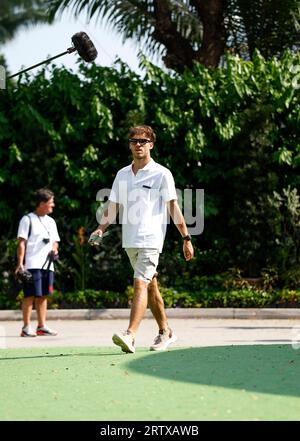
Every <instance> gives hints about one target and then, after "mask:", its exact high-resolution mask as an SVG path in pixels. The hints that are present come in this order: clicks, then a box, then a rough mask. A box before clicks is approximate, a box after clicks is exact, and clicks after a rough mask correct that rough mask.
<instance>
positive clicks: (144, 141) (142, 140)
mask: <svg viewBox="0 0 300 441" xmlns="http://www.w3.org/2000/svg"><path fill="white" fill-rule="evenodd" d="M128 141H129V143H130V144H137V143H139V144H141V145H144V144H147V142H152V141H150V139H145V138H129V139H128Z"/></svg>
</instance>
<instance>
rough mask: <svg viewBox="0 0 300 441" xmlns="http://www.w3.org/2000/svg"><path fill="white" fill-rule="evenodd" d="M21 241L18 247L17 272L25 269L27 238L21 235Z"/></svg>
mask: <svg viewBox="0 0 300 441" xmlns="http://www.w3.org/2000/svg"><path fill="white" fill-rule="evenodd" d="M18 239H19V243H18V247H17V266H16V269H15V273H17V272H18V271H19V270H20V269H23V263H24V257H25V250H26V239H23V238H22V237H19V238H18Z"/></svg>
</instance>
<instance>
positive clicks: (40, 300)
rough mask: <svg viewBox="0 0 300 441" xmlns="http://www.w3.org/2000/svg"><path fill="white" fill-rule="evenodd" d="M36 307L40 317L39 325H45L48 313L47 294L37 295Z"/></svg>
mask: <svg viewBox="0 0 300 441" xmlns="http://www.w3.org/2000/svg"><path fill="white" fill-rule="evenodd" d="M35 309H36V314H37V319H38V327H43V326H45V322H46V313H47V296H42V297H37V298H36V299H35Z"/></svg>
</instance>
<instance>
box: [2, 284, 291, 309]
mask: <svg viewBox="0 0 300 441" xmlns="http://www.w3.org/2000/svg"><path fill="white" fill-rule="evenodd" d="M161 294H162V296H163V299H164V302H165V307H166V308H222V307H223V308H299V307H300V290H288V289H283V290H278V291H272V292H267V291H263V290H256V289H240V290H237V289H236V290H223V291H194V292H192V293H191V292H186V291H178V290H176V289H174V288H164V287H161ZM132 295H133V289H132V287H131V286H129V287H128V288H127V289H126V291H125V292H123V293H119V292H115V291H101V290H99V291H97V290H91V289H89V290H85V291H77V292H73V293H64V294H62V293H61V292H58V291H54V293H53V295H52V296H51V298H49V309H95V308H96V309H103V308H129V307H130V306H131V299H132ZM22 298H23V293H22V292H21V293H20V294H19V295H18V296H17V298H16V299H9V300H8V299H7V298H3V297H2V296H0V309H19V308H20V306H21V301H22Z"/></svg>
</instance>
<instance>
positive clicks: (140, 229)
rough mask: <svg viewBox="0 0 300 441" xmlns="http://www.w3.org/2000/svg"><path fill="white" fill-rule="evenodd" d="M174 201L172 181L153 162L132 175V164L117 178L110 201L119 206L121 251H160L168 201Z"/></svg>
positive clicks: (168, 172)
mask: <svg viewBox="0 0 300 441" xmlns="http://www.w3.org/2000/svg"><path fill="white" fill-rule="evenodd" d="M174 199H177V194H176V189H175V183H174V178H173V176H172V173H171V172H170V170H169V169H167V168H166V167H163V166H162V165H160V164H158V163H157V162H155V161H154V160H153V159H151V160H150V162H148V164H147V165H146V166H145V167H144V168H142V169H140V170H138V172H137V173H136V175H135V174H134V173H133V170H132V164H130V165H128V166H127V167H124V168H122V169H121V170H120V171H119V172H118V173H117V175H116V177H115V180H114V182H113V186H112V189H111V193H110V196H109V200H110V201H112V202H115V203H118V204H120V220H121V223H122V246H123V248H156V249H158V250H159V251H160V252H161V251H162V248H163V243H164V238H165V234H166V229H167V223H168V213H167V204H166V203H167V202H169V201H171V200H174Z"/></svg>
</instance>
